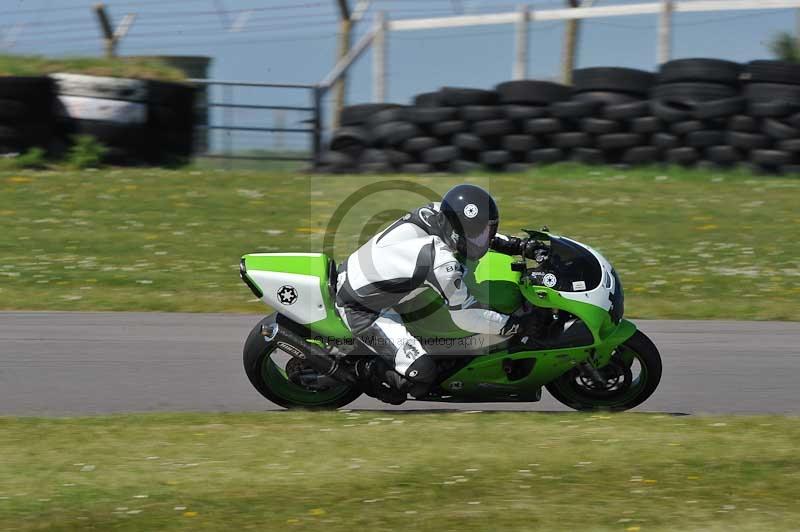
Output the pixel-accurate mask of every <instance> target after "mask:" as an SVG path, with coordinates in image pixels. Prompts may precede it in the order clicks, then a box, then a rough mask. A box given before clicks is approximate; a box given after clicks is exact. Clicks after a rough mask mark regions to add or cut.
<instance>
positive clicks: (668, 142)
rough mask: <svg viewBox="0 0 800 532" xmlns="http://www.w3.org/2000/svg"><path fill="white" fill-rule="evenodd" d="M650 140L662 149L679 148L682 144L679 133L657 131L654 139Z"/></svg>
mask: <svg viewBox="0 0 800 532" xmlns="http://www.w3.org/2000/svg"><path fill="white" fill-rule="evenodd" d="M650 142H651V143H652V144H653V146H655V147H656V148H659V149H660V150H671V149H673V148H679V147H680V145H681V139H679V138H678V137H677V135H673V134H671V133H656V134H655V135H653V137H652V139H650Z"/></svg>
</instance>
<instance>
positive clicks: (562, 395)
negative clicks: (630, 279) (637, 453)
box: [545, 331, 661, 412]
mask: <svg viewBox="0 0 800 532" xmlns="http://www.w3.org/2000/svg"><path fill="white" fill-rule="evenodd" d="M627 360H629V361H630V362H626V361H627ZM598 371H600V373H601V374H602V375H603V377H604V378H605V380H606V382H604V383H600V382H595V381H594V380H593V379H591V378H589V377H587V376H586V375H585V374H583V373H582V372H581V371H580V370H578V369H577V368H575V369H572V370H570V371H568V372H566V373H564V374H563V375H561V376H560V377H559V378H557V379H556V380H554V381H552V382H550V383H548V384H547V385H546V386H545V387H546V388H547V391H548V392H550V395H552V396H553V397H554V398H555V399H556V400H557V401H558V402H560V403H562V404H564V405H566V406H568V407H570V408H574V409H575V410H584V411H586V410H589V411H591V410H608V411H617V412H620V411H623V410H630V409H631V408H634V407H636V406H638V405H640V404H642V403H643V402H644V401H646V400H647V399H648V398H649V397H650V396H651V395H652V394H653V392H654V391H655V390H656V387H657V386H658V383H659V381H660V380H661V355H660V354H659V353H658V348H656V346H655V344H653V342H652V341H651V340H650V339H649V338H648V337H647V336H646V335H645V334H644V333H643V332H641V331H636V333H635V334H634V335H633V336H631V337H630V338H629V339H628V340H626V341H625V342H623V343H622V344H621V345H620V346H619V347H618V348H617V349H616V351H615V352H614V354H613V356H612V358H611V362H610V363H609V364H608V365H606V366H604V367H602V368H598Z"/></svg>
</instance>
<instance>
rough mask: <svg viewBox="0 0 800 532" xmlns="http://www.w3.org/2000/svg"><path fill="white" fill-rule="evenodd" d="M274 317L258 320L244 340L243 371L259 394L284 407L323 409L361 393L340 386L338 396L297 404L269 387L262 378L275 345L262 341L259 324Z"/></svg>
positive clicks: (352, 399) (272, 315) (343, 403)
mask: <svg viewBox="0 0 800 532" xmlns="http://www.w3.org/2000/svg"><path fill="white" fill-rule="evenodd" d="M276 318H277V314H271V315H269V316H267V317H266V318H264V319H263V320H261V321H260V322H258V323H257V324H256V326H255V327H253V329H252V330H251V331H250V334H249V335H248V336H247V340H245V343H244V350H243V362H244V371H245V373H246V374H247V378H248V379H249V380H250V384H252V385H253V387H254V388H255V389H256V390H258V392H259V393H260V394H261V395H263V396H264V397H266V398H267V399H269V400H270V401H272V402H273V403H275V404H276V405H279V406H282V407H284V408H304V409H324V410H333V409H337V408H341V407H343V406H345V405H347V404H350V403H352V402H353V401H355V400H356V399H357V398H358V397H359V396H360V395H361V390H360V389H358V388H357V387H345V386H342V389H343V391H342V394H341V395H340V396H335V397H332V398H331V399H330V400H327V401H321V402H319V403H318V404H297V403H295V402H293V401H291V400H289V399H287V398H286V397H283V396H281V395H280V394H279V393H277V392H276V391H275V390H274V389H273V388H272V387H270V385H269V382H267V381H266V380H265V378H264V374H265V372H266V368H265V364H270V363H271V358H270V355H271V354H272V352H273V351H274V350H275V349H276V347H277V346H276V345H274V343H272V344H271V343H268V342H265V341H264V337H263V336H262V335H261V326H262V325H270V324H272V323H275V320H276ZM295 386H297V385H295ZM297 388H298V389H302V388H301V387H300V386H297ZM310 397H313V394H310Z"/></svg>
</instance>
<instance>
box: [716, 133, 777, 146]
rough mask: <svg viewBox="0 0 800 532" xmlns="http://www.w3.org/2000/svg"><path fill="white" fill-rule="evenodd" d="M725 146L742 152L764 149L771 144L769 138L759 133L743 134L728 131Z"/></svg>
mask: <svg viewBox="0 0 800 532" xmlns="http://www.w3.org/2000/svg"><path fill="white" fill-rule="evenodd" d="M727 141H728V142H727V144H729V145H731V146H733V147H735V148H741V149H743V150H748V151H749V150H760V149H765V148H768V147H769V146H770V144H772V141H771V140H770V138H769V137H768V136H766V135H762V134H759V133H744V132H741V131H728V135H727Z"/></svg>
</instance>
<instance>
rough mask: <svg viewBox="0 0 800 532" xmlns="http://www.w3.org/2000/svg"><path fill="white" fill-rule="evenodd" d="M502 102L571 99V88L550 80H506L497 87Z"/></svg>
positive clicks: (526, 103)
mask: <svg viewBox="0 0 800 532" xmlns="http://www.w3.org/2000/svg"><path fill="white" fill-rule="evenodd" d="M495 90H496V91H497V93H498V94H499V95H500V103H514V104H522V105H547V104H551V103H554V102H558V101H562V100H567V99H569V95H570V89H569V87H567V86H566V85H561V84H560V83H552V82H550V81H534V80H527V79H526V80H517V81H506V82H505V83H500V84H499V85H497V87H495Z"/></svg>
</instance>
